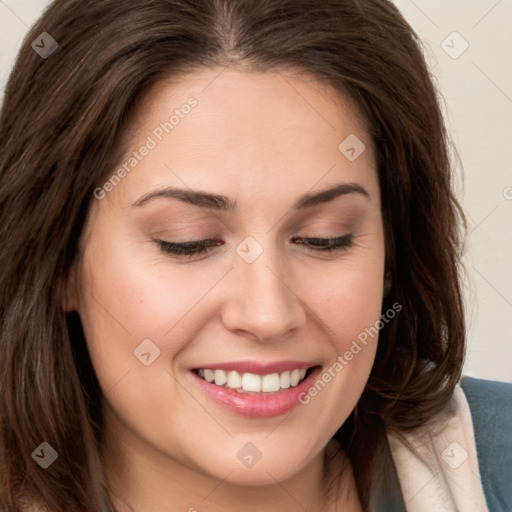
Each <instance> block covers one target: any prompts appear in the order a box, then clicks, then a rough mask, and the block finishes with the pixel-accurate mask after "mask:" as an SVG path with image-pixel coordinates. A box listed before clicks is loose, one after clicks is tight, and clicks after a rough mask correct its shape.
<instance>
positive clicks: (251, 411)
mask: <svg viewBox="0 0 512 512" xmlns="http://www.w3.org/2000/svg"><path fill="white" fill-rule="evenodd" d="M320 370H321V368H320V367H316V368H313V370H311V372H310V373H309V375H308V376H307V377H306V378H305V379H304V380H303V381H302V382H301V383H300V384H298V385H297V386H295V387H293V388H288V389H284V390H281V391H278V392H276V393H261V394H258V395H256V394H255V395H250V394H246V393H240V392H238V391H236V390H235V389H230V388H226V387H224V386H222V387H221V386H216V385H215V384H212V383H210V382H206V381H205V380H204V379H202V378H201V377H199V376H198V375H196V374H195V373H194V372H190V373H191V375H192V376H193V378H194V379H195V381H196V382H197V383H198V385H199V387H200V388H201V389H202V390H203V392H204V393H205V394H206V395H207V396H209V397H210V398H211V399H212V400H213V401H214V402H216V403H218V404H220V405H222V406H224V407H225V408H227V409H229V410H230V411H232V412H235V413H238V414H241V415H244V416H251V417H259V418H268V417H272V416H279V415H281V414H286V413H288V412H290V411H291V410H292V409H294V408H295V407H297V406H298V405H300V404H301V402H300V401H299V395H301V394H303V393H306V391H307V390H308V389H309V388H310V387H311V384H312V382H313V381H314V379H315V377H316V375H318V373H319V372H320Z"/></svg>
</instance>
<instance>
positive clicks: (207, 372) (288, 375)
mask: <svg viewBox="0 0 512 512" xmlns="http://www.w3.org/2000/svg"><path fill="white" fill-rule="evenodd" d="M197 375H198V376H199V377H202V378H203V379H204V380H205V381H206V382H213V383H215V385H216V386H224V387H227V388H230V389H236V390H238V391H240V392H242V391H245V392H252V393H260V392H263V393H276V392H277V391H279V390H280V389H288V388H290V387H294V386H297V384H299V382H301V381H302V380H303V379H304V377H305V376H306V369H305V368H302V369H300V370H299V369H295V370H292V371H289V370H286V371H285V372H282V373H271V374H269V375H256V374H254V373H244V374H240V373H239V372H236V371H227V372H226V371H224V370H211V369H202V368H201V369H200V370H197Z"/></svg>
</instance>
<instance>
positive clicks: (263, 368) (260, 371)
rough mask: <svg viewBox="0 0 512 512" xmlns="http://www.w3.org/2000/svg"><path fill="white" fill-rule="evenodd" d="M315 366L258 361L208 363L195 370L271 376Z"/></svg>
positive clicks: (310, 363)
mask: <svg viewBox="0 0 512 512" xmlns="http://www.w3.org/2000/svg"><path fill="white" fill-rule="evenodd" d="M313 366H319V363H318V362H315V361H274V362H272V363H259V362H257V361H231V362H224V363H206V364H204V365H199V366H195V367H194V368H193V370H199V369H203V370H205V369H211V370H224V371H229V370H231V371H236V372H239V373H254V374H256V375H269V374H271V373H282V372H285V371H287V370H295V369H299V370H301V369H302V368H306V369H308V368H312V367H313Z"/></svg>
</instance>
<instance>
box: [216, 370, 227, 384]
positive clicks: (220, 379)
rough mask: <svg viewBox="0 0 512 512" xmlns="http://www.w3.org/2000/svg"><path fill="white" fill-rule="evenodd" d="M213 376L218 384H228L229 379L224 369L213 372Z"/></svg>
mask: <svg viewBox="0 0 512 512" xmlns="http://www.w3.org/2000/svg"><path fill="white" fill-rule="evenodd" d="M213 377H214V379H215V385H216V386H224V384H226V382H227V381H228V378H227V376H226V372H225V371H224V370H215V371H214V372H213Z"/></svg>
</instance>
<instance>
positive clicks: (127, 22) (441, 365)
mask: <svg viewBox="0 0 512 512" xmlns="http://www.w3.org/2000/svg"><path fill="white" fill-rule="evenodd" d="M42 32H47V33H49V34H50V35H51V36H52V37H53V38H54V39H55V40H56V41H57V42H58V47H57V48H56V49H55V51H54V52H53V53H52V54H51V55H50V56H48V57H47V58H46V59H43V58H42V57H41V56H40V55H38V53H36V51H34V49H33V48H32V47H31V43H32V41H34V40H35V39H36V37H38V36H39V35H40V34H41V33H42ZM205 66H206V67H212V66H232V67H238V68H241V69H248V70H256V71H263V72H264V71H269V70H274V69H280V68H285V67H286V68H290V67H293V68H298V69H301V70H304V71H306V72H308V73H310V74H312V75H313V76H315V77H317V78H318V79H319V80H322V81H324V82H325V83H328V84H330V85H331V86H332V87H333V90H335V91H339V92H340V93H341V94H346V95H349V96H350V97H351V98H352V99H353V100H355V101H356V103H357V105H358V107H359V108H360V109H361V111H362V112H363V114H364V116H365V118H366V122H367V126H368V127H370V129H371V136H372V138H373V142H374V145H375V149H376V157H377V164H378V171H379V182H380V189H381V196H382V215H383V220H384V225H385V236H386V264H387V270H388V273H389V277H390V283H391V288H390V291H389V294H387V296H386V297H385V299H384V301H383V311H387V310H388V309H389V308H390V307H391V305H392V304H394V303H395V302H398V303H399V304H400V305H401V306H402V309H401V311H400V312H399V313H397V315H396V317H395V318H394V320H393V321H392V322H390V323H389V325H386V327H385V328H384V329H383V330H382V332H381V333H380V337H379V344H378V351H377V356H376V361H375V364H374V367H373V369H372V372H371V376H370V378H369V381H368V383H367V386H366V388H365V391H364V393H363V395H362V397H361V399H360V401H359V403H358V405H357V407H356V409H355V410H354V412H353V413H352V414H351V415H350V417H349V418H348V419H347V421H346V422H345V424H344V425H343V426H342V427H341V428H340V430H339V431H338V432H337V434H336V436H335V437H336V438H337V439H338V440H339V442H340V444H341V446H342V447H343V449H344V450H345V451H346V453H347V454H348V456H349V458H350V460H351V462H352V465H353V468H354V473H355V477H356V483H357V488H358V492H359V496H360V499H361V501H362V504H363V507H364V509H365V510H369V508H370V505H371V502H372V495H371V493H370V490H371V489H373V488H374V487H375V484H376V482H378V481H379V480H380V479H382V478H384V474H385V473H386V472H387V471H388V469H389V468H390V467H392V463H391V457H390V452H389V449H387V448H386V446H388V445H387V444H386V436H385V432H386V430H387V431H395V432H398V433H399V432H404V431H406V430H408V429H412V428H415V427H417V426H419V425H422V424H423V423H424V422H425V421H426V419H427V418H429V417H430V416H432V415H433V414H435V413H436V412H437V411H439V410H440V409H441V408H442V407H443V406H444V405H445V404H446V403H447V401H448V400H449V398H450V396H451V394H452V391H453V388H454V386H455V385H456V383H457V382H458V380H459V378H460V374H461V366H462V362H463V356H464V347H465V326H464V316H463V307H462V300H461V287H460V282H459V276H460V262H459V256H460V255H459V252H460V245H461V240H462V237H461V234H462V233H461V229H460V228H461V226H463V225H464V216H463V213H462V211H461V208H460V206H459V205H458V203H457V201H456V199H455V198H454V196H453V194H452V189H451V180H452V178H451V172H450V162H449V156H448V150H447V138H446V133H445V128H444V125H443V119H442V116H441V112H440V108H439V105H438V100H437V96H436V91H435V88H434V86H433V84H432V79H431V76H430V75H429V71H428V68H427V66H426V64H425V61H424V58H423V55H422V50H421V45H420V42H419V40H418V38H417V36H416V35H415V34H414V32H413V30H412V29H411V27H410V26H409V25H408V24H407V22H406V21H405V20H404V19H403V17H402V16H401V15H400V13H399V11H398V10H397V9H396V7H395V6H394V5H393V4H392V3H391V2H390V1H388V0H322V1H321V2H318V1H316V0H238V1H237V0H145V1H144V2H141V1H139V0H97V1H84V0H57V1H55V2H54V3H52V4H51V5H50V6H49V7H48V9H47V10H46V11H45V13H44V14H43V16H42V17H41V19H40V20H39V21H38V22H37V23H36V24H35V26H33V27H32V29H31V30H30V31H29V33H28V35H27V37H26V39H25V41H24V43H23V45H22V47H21V50H20V52H19V56H18V59H17V62H16V64H15V66H14V69H13V71H12V73H11V75H10V79H9V82H8V84H7V87H6V91H5V99H4V105H3V108H2V112H1V119H0V315H1V317H0V319H1V326H2V329H1V331H0V352H1V358H0V375H1V376H2V379H1V382H0V410H1V414H0V502H1V503H2V504H3V506H5V507H6V509H7V510H9V511H18V510H22V498H23V497H34V498H35V497H37V499H38V500H39V501H40V502H41V504H43V505H46V506H48V507H49V509H51V510H52V511H69V510H87V511H92V512H99V511H100V510H106V509H108V499H107V490H106V486H105V483H104V479H103V476H102V475H103V473H102V468H101V460H100V457H99V445H100V442H101V412H100V410H99V400H100V389H99V386H98V382H97V380H96V378H95V376H94V371H93V368H92V366H91V363H90V360H89V357H88V353H87V348H86V344H85V340H84V336H83V332H82V330H81V325H80V319H79V317H78V315H77V314H76V313H68V314H66V313H65V312H64V311H63V308H62V297H63V283H64V282H65V279H66V275H67V273H68V271H69V268H70V265H71V264H72V263H73V262H74V261H76V259H77V258H78V257H79V254H78V252H79V251H78V248H79V241H80V237H81V233H82V228H83V226H84V221H85V219H86V216H87V212H88V207H89V204H90V203H91V200H92V199H93V190H94V187H95V185H96V184H97V183H99V182H101V179H102V177H103V176H105V175H106V174H107V172H108V170H109V169H111V168H112V166H113V165H114V164H115V163H116V158H117V156H118V154H119V153H118V152H119V148H120V144H121V143H122V137H121V134H122V133H123V128H124V127H125V125H126V123H127V120H128V119H129V114H130V112H132V111H133V108H134V105H135V104H136V103H137V101H138V100H140V99H141V98H142V97H143V95H144V94H145V93H146V92H147V91H148V90H149V88H150V87H151V86H152V85H154V84H156V83H157V82H159V81H160V80H164V79H166V78H169V77H172V76H175V75H177V74H179V73H181V74H182V73H189V72H192V71H193V70H194V69H198V68H201V67H205ZM340 142H341V141H340ZM461 221H462V222H461ZM42 442H47V443H49V444H50V445H51V446H52V447H53V448H54V449H55V450H56V452H57V453H58V457H59V459H58V463H54V464H52V465H51V466H50V467H49V468H48V469H47V470H46V471H42V470H41V468H40V467H38V465H37V464H35V462H34V460H32V456H31V454H32V452H33V451H34V449H35V448H36V447H38V446H39V445H40V444H41V443H42Z"/></svg>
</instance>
